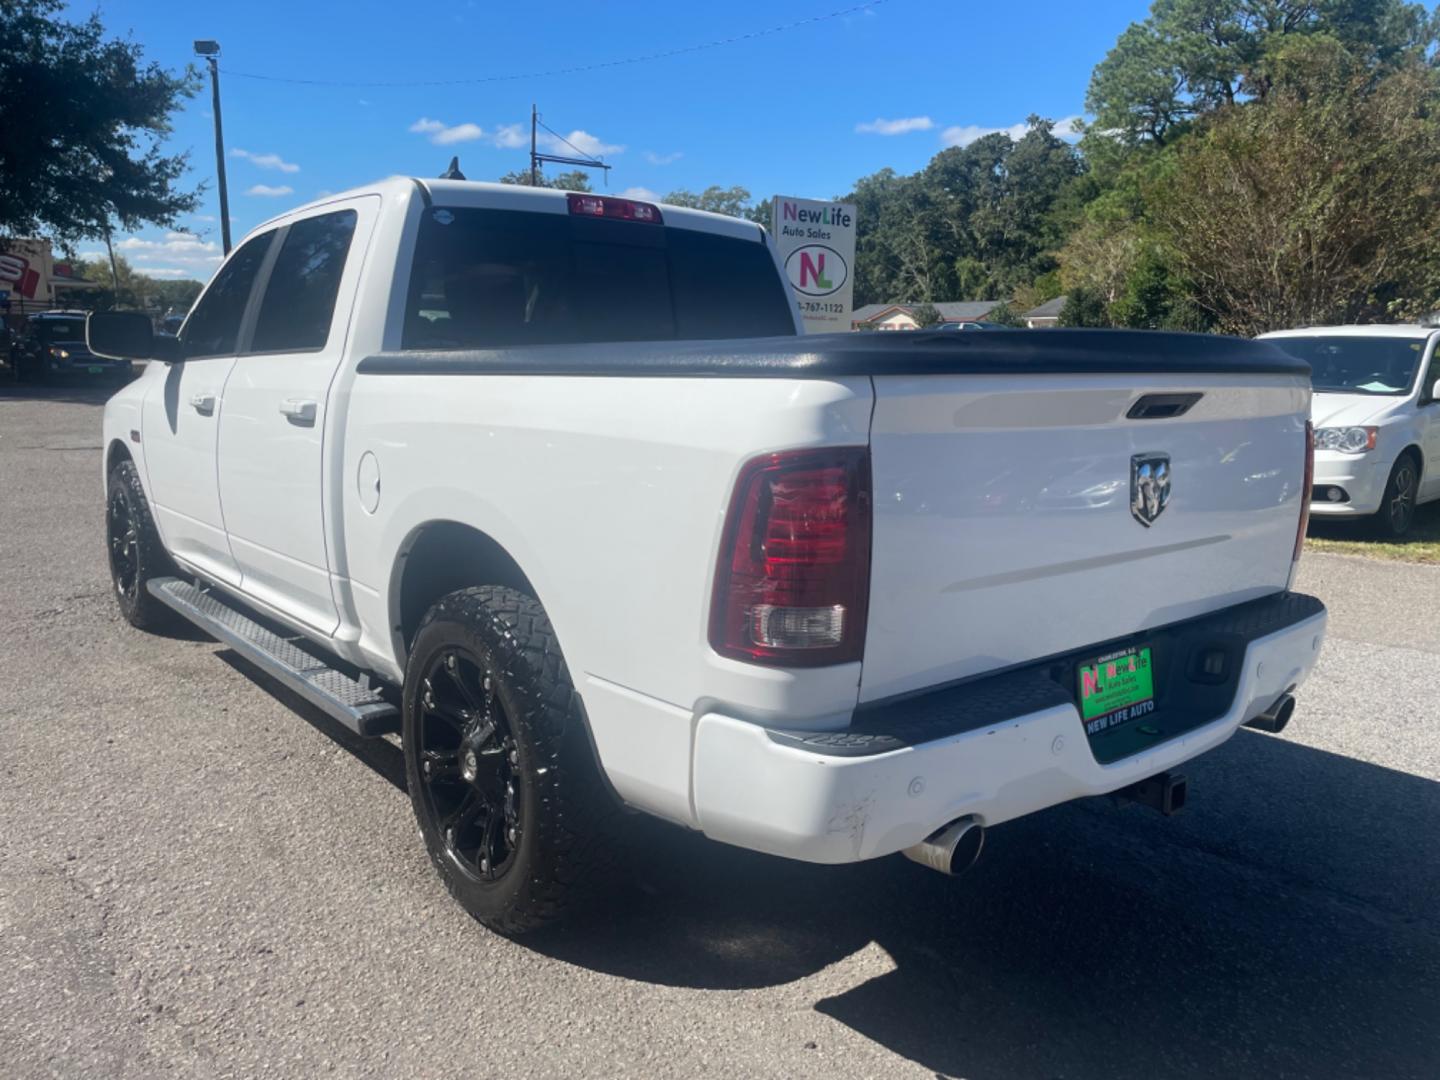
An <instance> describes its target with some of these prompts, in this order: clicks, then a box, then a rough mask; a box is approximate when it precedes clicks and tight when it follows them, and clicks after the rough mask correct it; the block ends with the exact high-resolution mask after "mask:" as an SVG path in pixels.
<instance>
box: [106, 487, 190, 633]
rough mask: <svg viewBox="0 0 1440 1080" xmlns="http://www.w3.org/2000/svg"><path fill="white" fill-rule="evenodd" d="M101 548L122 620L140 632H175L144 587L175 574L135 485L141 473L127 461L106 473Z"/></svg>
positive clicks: (141, 491)
mask: <svg viewBox="0 0 1440 1080" xmlns="http://www.w3.org/2000/svg"><path fill="white" fill-rule="evenodd" d="M105 547H106V554H107V555H108V556H109V561H110V583H111V584H112V585H113V586H114V587H115V601H116V603H117V604H119V605H120V614H122V615H124V616H125V621H126V622H128V623H129V624H130V625H131V626H135V627H138V628H139V629H141V630H150V631H158V630H168V629H171V628H172V627H174V626H175V625H176V621H177V620H176V617H175V615H174V613H173V612H171V610H170V609H169V608H168V607H166V606H165V605H164V604H162V603H160V601H159V600H156V599H155V597H153V596H151V595H150V590H149V589H148V588H147V587H146V586H147V584H148V583H149V581H150V579H151V578H156V577H165V576H167V575H169V574H173V573H175V568H174V566H173V564H172V563H171V562H170V558H169V556H168V555H166V554H165V548H164V547H163V546H162V545H161V543H160V534H159V532H158V531H157V530H156V528H155V521H154V519H153V518H152V517H151V516H150V504H149V502H147V501H146V499H145V489H144V488H143V487H141V486H140V474H139V473H138V472H136V470H135V463H134V462H133V461H130V460H128V459H127V460H125V461H121V462H119V463H118V464H117V465H116V466H115V467H114V468H113V469H111V470H110V481H109V491H108V495H107V497H106V500H105Z"/></svg>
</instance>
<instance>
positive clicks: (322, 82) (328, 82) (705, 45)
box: [221, 0, 891, 87]
mask: <svg viewBox="0 0 1440 1080" xmlns="http://www.w3.org/2000/svg"><path fill="white" fill-rule="evenodd" d="M890 2H891V0H866V3H863V4H855V5H854V6H852V7H847V8H841V9H840V10H839V11H832V12H829V13H828V14H825V15H811V16H810V17H809V18H805V19H796V20H794V21H793V22H788V23H782V24H780V25H779V26H770V27H766V28H765V29H763V30H752V31H750V32H749V33H746V34H736V35H735V36H734V37H727V38H717V39H715V40H714V41H706V42H702V43H700V44H699V45H686V46H683V47H681V48H678V49H665V50H663V51H661V52H653V53H644V54H642V55H640V56H627V57H624V58H623V59H620V60H603V61H600V62H598V63H594V64H577V65H576V66H574V67H565V68H551V69H550V70H549V71H527V72H521V73H519V74H515V75H485V76H482V77H481V78H478V79H413V80H402V81H397V82H383V81H381V82H365V81H360V80H348V79H346V80H334V79H295V78H291V77H289V76H286V75H261V74H258V73H256V72H252V71H234V70H232V69H230V68H221V70H222V71H223V72H224V73H225V74H226V75H230V76H233V77H234V78H237V79H258V80H260V81H262V82H278V83H292V84H295V85H299V86H351V87H403V86H471V85H475V84H478V83H497V82H516V81H518V80H521V79H547V78H552V77H554V76H556V75H577V74H580V73H581V72H586V71H600V70H602V69H604V68H615V67H625V66H627V65H629V64H643V63H647V62H649V61H651V60H665V59H668V58H670V57H672V56H684V55H686V54H687V53H696V52H703V51H704V50H706V49H719V48H722V47H723V46H726V45H738V44H741V43H742V42H746V41H754V40H756V39H757V38H763V37H770V36H772V35H774V34H783V33H784V32H785V31H787V30H795V29H798V28H799V27H802V26H811V25H813V24H815V23H821V22H829V21H830V20H831V19H840V18H844V17H845V16H846V15H854V14H856V13H857V12H860V11H868V10H870V9H871V8H877V7H879V6H880V5H881V4H888V3H890Z"/></svg>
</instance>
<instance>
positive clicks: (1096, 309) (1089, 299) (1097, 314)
mask: <svg viewBox="0 0 1440 1080" xmlns="http://www.w3.org/2000/svg"><path fill="white" fill-rule="evenodd" d="M1060 325H1061V326H1110V325H1111V322H1110V311H1109V305H1108V304H1107V303H1106V302H1105V298H1104V297H1103V296H1101V295H1100V294H1099V293H1098V292H1096V291H1094V290H1093V289H1088V288H1084V287H1081V288H1078V289H1071V290H1070V292H1068V293H1067V294H1066V295H1065V306H1064V307H1062V308H1061V309H1060Z"/></svg>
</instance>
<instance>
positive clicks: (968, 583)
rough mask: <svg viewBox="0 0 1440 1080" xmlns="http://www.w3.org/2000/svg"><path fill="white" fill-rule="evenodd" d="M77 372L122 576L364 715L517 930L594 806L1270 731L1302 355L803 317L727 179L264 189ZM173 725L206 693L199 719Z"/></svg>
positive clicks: (1301, 634) (806, 826) (710, 806)
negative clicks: (119, 363)
mask: <svg viewBox="0 0 1440 1080" xmlns="http://www.w3.org/2000/svg"><path fill="white" fill-rule="evenodd" d="M88 333H89V342H90V344H91V346H92V348H94V349H95V350H96V351H97V352H98V353H100V354H103V355H110V356H119V357H129V358H136V359H149V360H151V361H152V362H151V363H150V364H149V366H148V369H147V370H146V372H145V373H144V375H143V376H142V377H140V378H139V379H137V380H136V381H135V382H134V383H133V384H131V385H130V386H128V387H126V388H125V389H124V390H122V391H121V392H120V393H119V394H117V395H116V396H115V397H114V398H113V399H111V401H110V402H109V404H108V405H107V407H106V410H105V420H104V444H105V456H104V468H105V475H106V490H107V530H108V532H107V536H108V543H109V552H110V566H111V569H112V572H113V576H114V585H115V592H116V596H117V598H118V600H119V604H120V607H121V609H122V611H123V612H124V614H125V616H126V617H127V618H128V619H129V620H130V622H132V623H133V624H135V625H137V626H140V627H146V628H151V627H158V626H159V625H161V624H162V623H163V621H164V619H165V618H166V617H168V616H171V615H173V614H174V613H176V612H178V613H179V614H181V615H184V616H185V617H186V618H188V619H190V620H191V621H193V622H195V623H197V624H198V625H199V626H201V627H203V628H204V629H206V630H207V631H208V632H209V633H211V634H212V635H214V636H215V637H217V638H219V639H220V640H222V641H224V642H226V643H228V644H229V645H230V646H231V647H232V648H233V649H235V650H236V651H238V652H239V653H240V654H242V655H243V656H245V657H247V658H248V659H249V660H250V661H251V662H253V663H254V664H255V665H257V666H258V667H259V668H261V669H263V670H264V671H266V672H267V673H269V674H270V675H271V676H273V677H274V678H275V679H277V680H279V681H280V682H281V683H283V684H284V685H286V686H288V687H289V688H291V689H292V690H293V691H294V692H296V693H298V694H300V695H303V696H304V697H305V698H307V699H308V700H310V701H311V702H313V703H314V704H315V705H317V706H319V707H320V708H322V709H324V710H326V711H327V712H328V713H330V714H331V715H332V716H334V717H336V718H337V719H338V720H339V721H341V722H342V723H344V724H346V725H348V726H349V727H350V728H351V729H353V730H354V731H357V732H359V733H361V734H365V735H376V734H382V733H386V732H392V731H397V730H398V731H400V733H401V738H402V741H403V745H404V750H405V756H406V762H407V770H408V780H409V790H410V794H411V797H412V799H413V802H414V808H415V812H416V815H417V817H418V819H419V822H420V827H421V831H422V833H423V835H424V838H425V842H426V844H427V845H428V847H429V851H430V854H431V856H432V858H433V860H434V862H435V865H436V866H437V867H438V868H439V871H440V873H441V875H442V876H443V878H444V880H445V883H446V884H447V885H448V887H449V888H450V890H451V891H452V892H453V893H454V895H455V896H456V897H457V898H458V899H459V900H460V901H461V902H462V903H463V904H464V905H465V907H466V908H468V909H469V910H470V911H471V912H473V913H474V914H475V915H476V916H477V917H479V918H480V919H481V920H482V921H484V922H485V923H486V924H487V925H489V926H492V927H494V928H497V929H499V930H502V931H504V932H508V933H515V932H519V931H522V930H525V929H528V928H530V927H533V926H536V925H539V924H541V923H543V922H545V921H547V920H549V919H551V918H553V917H555V916H556V915H558V914H559V913H560V912H561V910H562V909H563V908H564V907H565V905H566V903H567V902H568V901H569V900H571V899H572V898H573V896H574V895H575V894H576V893H577V891H578V890H579V889H580V887H581V886H584V885H586V884H587V882H588V881H589V880H590V879H591V878H592V876H593V872H594V870H595V867H596V865H597V862H598V859H599V856H600V854H601V852H602V851H603V850H604V847H605V839H606V837H607V835H611V833H610V830H611V829H612V827H613V826H614V825H615V823H616V822H618V821H621V820H623V818H622V816H621V815H620V814H618V813H615V812H614V811H617V810H620V809H622V808H630V809H633V810H639V811H644V812H648V813H650V814H655V815H658V816H660V817H662V818H665V819H668V820H670V821H672V822H677V823H679V824H681V825H684V826H688V827H690V828H693V829H698V830H701V831H702V832H703V833H704V834H705V835H707V836H709V837H712V838H714V839H716V840H720V841H724V842H726V843H730V844H737V845H740V846H743V847H746V848H751V849H755V850H759V851H765V852H771V853H774V854H776V855H781V856H787V857H791V858H796V859H805V860H811V861H814V862H823V863H843V862H852V861H857V860H862V859H870V858H874V857H877V856H882V855H888V854H891V853H893V852H899V851H904V852H906V853H907V854H909V855H911V856H912V857H914V858H916V859H918V860H920V861H922V862H926V863H928V864H929V865H932V866H934V867H936V868H938V869H940V870H943V871H946V872H954V871H956V870H959V869H962V868H963V867H964V866H966V865H968V863H969V862H970V861H971V860H972V859H973V858H974V857H975V855H976V854H977V853H978V850H979V846H980V842H981V838H982V837H983V835H984V829H985V828H988V827H990V826H993V825H997V824H999V823H1001V822H1005V821H1008V820H1010V819H1012V818H1015V817H1018V816H1020V815H1022V814H1028V813H1031V812H1033V811H1036V810H1039V809H1041V808H1044V807H1048V806H1053V805H1055V804H1057V803H1061V802H1064V801H1066V800H1069V799H1074V798H1077V797H1079V796H1087V795H1099V794H1103V793H1111V792H1121V793H1124V794H1127V795H1129V796H1131V797H1134V798H1136V799H1137V800H1139V801H1142V802H1146V803H1150V804H1152V805H1156V806H1158V807H1160V808H1162V809H1165V810H1167V811H1169V810H1173V809H1175V808H1176V807H1177V806H1178V804H1179V803H1180V802H1181V801H1182V800H1183V797H1184V786H1183V780H1182V778H1180V777H1179V776H1178V775H1176V774H1175V773H1173V772H1171V770H1173V769H1175V768H1176V767H1177V766H1179V765H1180V764H1181V763H1182V762H1185V761H1187V760H1188V759H1190V758H1193V757H1195V756H1196V755H1197V754H1201V753H1203V752H1204V751H1206V750H1209V749H1211V748H1213V747H1215V746H1217V745H1219V744H1220V743H1222V742H1224V741H1225V740H1226V739H1227V738H1229V737H1230V736H1231V735H1232V734H1233V733H1234V732H1235V731H1236V729H1237V728H1239V727H1240V726H1241V725H1242V724H1247V723H1248V724H1251V725H1253V726H1258V727H1263V728H1267V729H1269V730H1272V731H1273V730H1278V729H1279V728H1280V727H1283V726H1284V723H1285V721H1286V720H1288V718H1289V716H1290V712H1291V710H1292V709H1293V707H1294V700H1293V698H1292V697H1291V694H1292V692H1293V691H1294V690H1295V688H1296V687H1297V686H1298V685H1299V684H1300V683H1301V682H1302V681H1303V680H1304V679H1305V677H1306V675H1307V674H1308V673H1309V671H1310V669H1311V667H1312V666H1313V664H1314V663H1315V660H1316V657H1317V655H1318V653H1319V650H1320V646H1321V641H1322V638H1323V636H1324V630H1325V610H1324V607H1323V606H1322V605H1321V604H1320V603H1319V602H1318V601H1317V600H1315V599H1314V598H1312V597H1308V596H1304V595H1301V594H1297V593H1294V592H1292V591H1290V589H1289V586H1290V583H1291V578H1292V575H1293V570H1294V564H1295V559H1296V558H1297V557H1298V555H1299V552H1300V540H1301V538H1302V537H1303V534H1304V530H1305V517H1306V507H1307V503H1308V500H1307V497H1306V496H1307V494H1308V492H1309V488H1310V479H1309V476H1308V470H1309V468H1310V438H1309V433H1308V430H1307V416H1308V411H1309V405H1310V387H1309V369H1308V367H1307V365H1306V364H1305V363H1304V362H1303V361H1302V360H1298V359H1296V358H1294V357H1291V356H1288V355H1287V354H1285V353H1284V352H1282V351H1280V350H1279V349H1276V348H1275V347H1274V346H1271V345H1268V344H1265V343H1258V342H1248V341H1240V340H1234V339H1227V338H1219V337H1197V336H1186V335H1167V334H1158V333H1153V334H1138V333H1121V332H1103V331H1088V332H1087V331H1068V330H1053V331H1003V332H1002V331H996V332H993V333H987V334H973V335H972V334H946V333H912V334H848V335H826V336H817V337H804V336H800V323H799V321H798V319H797V316H796V311H795V306H794V302H793V298H792V296H791V294H790V292H789V288H788V286H787V284H786V281H785V278H784V275H783V272H782V270H781V268H780V267H779V266H778V264H777V262H776V259H775V254H774V248H773V246H772V244H771V242H770V240H769V238H768V237H767V236H766V234H765V232H764V231H763V230H762V229H760V228H759V227H757V226H755V225H753V224H750V223H748V222H744V221H739V220H735V219H731V218H725V217H719V216H715V215H711V214H705V213H700V212H696V211H692V210H687V209H682V208H678V207H670V206H659V207H657V206H654V205H650V204H646V203H640V202H634V201H629V200H625V199H615V198H610V197H608V196H603V197H602V196H596V195H578V194H568V195H567V194H566V193H563V192H554V191H544V190H532V189H528V188H522V187H500V186H494V185H487V184H474V183H465V182H459V181H429V180H410V179H394V180H389V181H386V182H384V183H381V184H378V185H375V186H373V187H369V188H365V189H363V190H357V191H354V192H350V193H347V194H344V195H337V196H334V197H331V198H327V199H326V200H324V201H323V202H319V203H315V204H312V205H309V206H306V207H303V208H301V209H299V210H296V211H294V212H292V213H289V214H286V215H284V216H282V217H279V218H276V219H275V220H273V221H271V222H269V223H267V224H265V225H263V226H261V227H260V228H259V229H257V230H256V231H255V232H254V233H252V234H251V235H250V236H249V237H248V238H247V239H246V240H245V242H244V243H243V244H241V245H240V247H239V248H238V249H237V250H236V251H235V252H234V253H233V254H232V255H231V256H230V257H229V259H228V260H227V261H226V262H225V264H224V265H223V266H222V267H221V268H220V270H219V272H218V273H217V274H216V275H215V277H214V279H213V280H212V281H211V282H210V284H209V286H208V288H207V289H206V290H205V292H204V294H203V295H202V296H201V298H200V300H199V302H198V303H197V305H196V307H195V309H194V310H193V311H192V312H191V314H190V316H189V319H188V321H187V322H186V323H185V326H184V328H183V330H182V331H181V333H180V335H179V339H178V341H177V340H176V339H172V338H163V337H157V336H154V335H152V334H151V331H150V327H149V324H148V322H147V321H146V320H145V319H144V318H143V317H140V316H138V315H128V314H124V313H112V314H108V315H94V316H92V317H91V319H90V324H89V330H88ZM199 730H200V729H197V734H196V737H200V736H199V734H198V732H199Z"/></svg>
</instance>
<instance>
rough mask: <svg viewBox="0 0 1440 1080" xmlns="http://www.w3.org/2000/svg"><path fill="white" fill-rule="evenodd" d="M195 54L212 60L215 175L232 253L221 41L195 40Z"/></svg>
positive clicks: (223, 229) (223, 235) (227, 250)
mask: <svg viewBox="0 0 1440 1080" xmlns="http://www.w3.org/2000/svg"><path fill="white" fill-rule="evenodd" d="M195 55H196V56H203V57H204V58H205V59H206V60H208V61H209V62H210V100H211V102H212V104H213V106H214V111H215V176H216V181H217V183H218V186H219V189H220V240H221V243H222V244H223V245H224V247H225V254H226V255H229V254H230V196H229V193H228V192H227V191H226V190H225V129H224V127H223V126H222V125H221V123H220V63H219V56H220V43H219V42H218V41H197V42H195Z"/></svg>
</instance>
